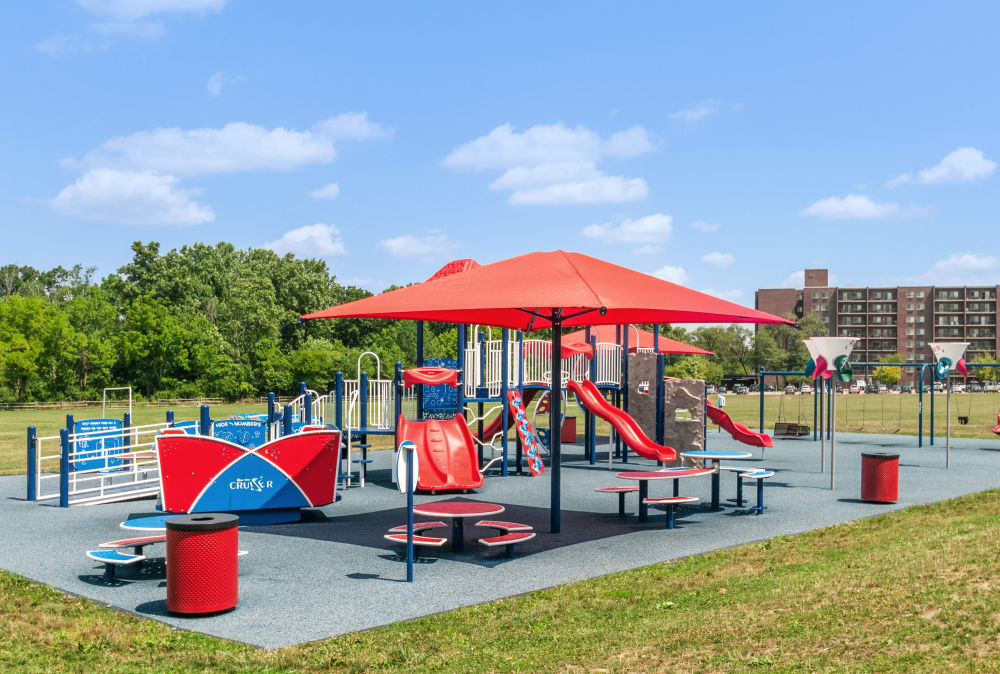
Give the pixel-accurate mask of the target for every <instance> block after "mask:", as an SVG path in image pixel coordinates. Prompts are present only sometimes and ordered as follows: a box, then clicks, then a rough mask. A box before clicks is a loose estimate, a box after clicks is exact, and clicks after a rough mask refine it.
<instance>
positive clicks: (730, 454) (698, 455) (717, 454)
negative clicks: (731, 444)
mask: <svg viewBox="0 0 1000 674" xmlns="http://www.w3.org/2000/svg"><path fill="white" fill-rule="evenodd" d="M681 456H683V457H686V458H689V459H704V460H705V465H706V466H707V465H708V463H709V462H711V463H712V471H713V472H712V510H720V509H721V506H720V505H719V473H720V471H719V464H720V463H721V462H722V461H723V460H724V459H726V460H729V459H749V458H750V457H752V456H753V454H751V453H750V452H740V451H734V450H729V449H727V450H716V451H712V450H704V449H703V450H698V451H694V452H681Z"/></svg>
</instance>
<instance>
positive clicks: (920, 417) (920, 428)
mask: <svg viewBox="0 0 1000 674" xmlns="http://www.w3.org/2000/svg"><path fill="white" fill-rule="evenodd" d="M926 369H927V365H924V366H923V367H922V368H920V376H918V377H917V395H918V396H919V397H918V399H917V447H923V446H924V370H926Z"/></svg>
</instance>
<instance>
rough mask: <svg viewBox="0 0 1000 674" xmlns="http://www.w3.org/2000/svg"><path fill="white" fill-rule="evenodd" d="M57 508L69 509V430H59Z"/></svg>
mask: <svg viewBox="0 0 1000 674" xmlns="http://www.w3.org/2000/svg"><path fill="white" fill-rule="evenodd" d="M59 507H60V508H68V507H69V430H68V429H66V428H61V429H59Z"/></svg>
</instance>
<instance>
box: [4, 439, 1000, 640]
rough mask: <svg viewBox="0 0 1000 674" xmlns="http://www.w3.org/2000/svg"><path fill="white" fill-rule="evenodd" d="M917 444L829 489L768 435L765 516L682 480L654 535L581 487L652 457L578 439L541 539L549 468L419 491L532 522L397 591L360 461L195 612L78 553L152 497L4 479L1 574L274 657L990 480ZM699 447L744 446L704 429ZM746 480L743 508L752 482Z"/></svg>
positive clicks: (431, 567)
mask: <svg viewBox="0 0 1000 674" xmlns="http://www.w3.org/2000/svg"><path fill="white" fill-rule="evenodd" d="M916 444H917V441H916V438H914V437H909V436H890V435H861V434H841V435H838V443H837V484H836V490H835V491H833V492H831V491H830V489H829V486H830V478H829V472H826V473H821V472H820V470H819V468H820V459H819V443H818V442H813V441H812V440H811V436H810V439H806V438H801V439H796V440H782V439H776V440H775V446H774V448H772V449H767V450H766V458H765V460H763V461H761V460H760V457H761V450H760V449H759V448H754V449H753V458H751V459H746V460H743V461H739V462H737V461H726V462H725V463H726V464H727V465H731V464H736V463H743V464H746V465H748V466H751V467H754V468H767V469H769V470H773V471H774V472H775V475H774V476H773V477H771V478H770V479H769V480H768V481H767V482H766V486H765V503H766V505H767V506H768V510H767V512H766V514H764V515H763V516H755V515H752V514H749V513H748V512H747V511H746V509H745V508H737V507H734V506H732V505H726V507H724V508H723V509H722V510H721V511H718V512H710V511H709V510H708V507H707V502H708V500H709V498H710V485H711V481H710V479H709V478H708V477H705V478H690V479H687V480H682V481H681V482H680V484H681V494H683V495H690V496H696V497H699V498H700V499H701V500H702V502H701V503H699V504H698V505H696V506H695V507H693V508H680V509H678V514H677V527H676V528H675V529H673V530H667V529H665V528H664V514H663V511H662V510H656V509H653V510H651V512H650V519H649V522H648V523H646V524H639V523H638V522H637V521H636V517H635V513H636V511H637V500H636V498H635V494H629V495H628V496H627V497H626V498H627V501H626V511H627V512H628V513H630V514H629V516H628V517H626V518H624V519H622V518H619V517H618V516H617V510H618V499H617V496H615V495H614V494H602V493H595V492H594V489H596V488H598V487H610V486H624V485H627V484H634V483H629V482H625V481H623V480H618V479H616V478H615V473H616V472H618V471H620V470H642V469H651V468H655V466H653V464H652V462H649V461H644V460H641V459H634V458H633V460H630V461H629V463H628V465H627V466H626V465H622V464H616V465H615V467H614V468H615V470H609V468H608V464H607V454H606V448H607V444H606V443H605V444H604V445H603V446H602V445H599V449H603V450H605V451H602V452H601V455H602V456H603V463H599V464H598V465H597V466H591V465H589V464H588V463H586V462H585V461H583V458H582V449H581V448H580V447H579V446H564V448H563V452H564V454H563V471H562V474H563V479H562V494H563V518H562V533H561V534H558V535H552V534H549V533H547V532H548V528H549V511H548V503H549V478H548V475H549V473H548V472H547V473H546V474H545V475H544V476H542V477H528V476H521V477H518V476H512V477H509V478H498V477H487V479H486V484H485V486H484V487H483V489H481V490H479V491H478V492H477V493H474V494H464V495H454V496H453V495H438V496H418V497H417V499H416V502H417V503H425V502H429V501H439V500H448V499H472V500H478V501H486V502H490V503H498V504H502V505H504V506H505V508H506V512H505V513H504V514H503V515H501V516H499V517H497V518H496V519H503V520H509V521H514V522H520V523H526V524H530V525H532V526H534V527H535V530H536V531H537V532H538V536H537V537H536V538H534V539H533V540H531V541H528V542H527V543H525V544H524V545H522V546H520V547H519V548H518V551H517V557H516V558H515V559H513V560H508V559H505V558H504V556H503V549H502V548H500V549H496V548H494V549H491V550H489V551H487V550H485V549H484V548H483V547H482V546H480V545H479V544H478V543H477V542H476V540H475V539H476V538H478V537H482V536H488V535H491V534H490V533H488V532H486V531H484V530H476V529H474V528H473V527H472V526H471V525H472V524H473V523H474V521H473V522H468V523H467V525H466V551H465V552H464V553H463V554H460V555H455V554H453V553H452V552H451V550H450V547H449V546H445V547H443V548H440V549H435V550H432V551H429V552H426V553H425V554H426V557H427V559H426V560H424V561H421V563H419V564H417V566H416V581H415V582H414V583H412V584H408V583H405V582H403V580H404V579H405V573H406V565H405V563H403V562H401V561H400V559H399V557H398V552H399V549H400V547H401V546H397V545H394V544H392V543H390V542H388V541H385V540H384V539H383V538H382V536H383V534H384V533H385V532H386V530H387V529H389V528H390V527H392V526H395V525H398V524H402V523H404V522H405V510H404V506H405V496H404V495H402V494H399V493H398V492H397V491H396V490H395V487H394V486H393V485H392V484H391V482H390V479H391V478H390V461H391V458H392V455H391V453H390V452H373V453H372V454H371V455H370V456H371V457H372V458H374V460H375V463H373V464H372V467H371V470H370V471H369V473H368V483H367V486H366V487H365V488H364V489H360V488H358V487H354V488H351V489H349V490H347V491H345V492H342V493H343V499H342V500H341V501H340V502H339V503H336V504H334V505H331V506H328V507H325V508H319V509H314V510H312V511H309V512H308V513H307V517H306V519H305V521H303V522H300V523H296V524H286V525H277V526H271V527H243V528H241V529H240V533H239V538H240V542H239V545H240V548H241V549H245V550H247V551H248V554H247V555H246V556H244V557H242V558H240V576H239V582H240V588H239V593H240V603H239V606H238V607H237V608H236V609H235V610H234V611H231V612H228V613H223V614H219V615H213V616H208V617H199V618H185V617H180V616H173V615H170V614H168V613H167V611H166V582H165V568H164V560H163V555H164V552H165V548H164V546H162V545H154V546H152V547H149V548H146V555H147V557H148V558H149V561H147V562H146V563H144V564H143V565H142V566H141V567H127V568H123V569H121V570H120V580H119V582H118V583H116V584H115V585H108V584H107V583H105V582H104V581H103V570H102V567H101V565H100V564H97V563H95V562H94V561H92V560H89V559H87V558H86V557H85V556H84V553H85V551H87V550H92V549H95V548H96V547H97V545H98V544H100V543H103V542H105V541H110V540H114V539H116V538H123V537H126V536H127V535H129V532H126V531H124V530H122V529H121V528H119V523H120V522H122V521H124V520H127V519H130V518H133V517H141V516H148V515H155V514H157V513H156V511H155V509H154V501H153V500H141V501H132V502H127V503H117V504H107V505H99V506H81V507H73V508H68V509H60V508H57V507H53V506H43V505H38V504H36V503H29V502H26V501H24V488H25V478H24V477H23V476H8V477H2V478H0V518H2V521H3V522H4V525H5V526H4V535H3V536H2V537H0V567H2V568H3V569H5V570H7V571H11V572H14V573H17V574H20V575H22V576H25V577H27V578H30V579H31V580H35V581H38V582H41V583H46V584H48V585H51V586H53V587H55V588H58V589H60V590H63V591H66V592H69V593H72V594H76V595H80V596H84V597H90V598H92V599H94V600H96V601H98V602H101V603H103V604H107V605H110V606H113V607H116V608H118V609H122V610H125V611H129V612H132V613H135V614H137V615H140V616H144V617H148V618H152V619H154V620H160V621H162V622H165V623H167V624H170V625H173V626H175V627H178V628H181V629H186V630H195V631H198V632H204V633H206V634H211V635H214V636H218V637H223V638H226V639H233V640H236V641H241V642H246V643H249V644H254V645H257V646H263V647H267V648H276V647H281V646H287V645H291V644H296V643H300V642H305V641H313V640H317V639H324V638H327V637H331V636H335V635H338V634H344V633H346V632H352V631H356V630H363V629H369V628H372V627H376V626H379V625H385V624H388V623H392V622H396V621H400V620H407V619H412V618H416V617H419V616H423V615H428V614H432V613H438V612H441V611H448V610H452V609H456V608H459V607H461V606H467V605H471V604H477V603H482V602H489V601H494V600H497V599H502V598H504V597H509V596H513V595H518V594H522V593H525V592H530V591H532V590H538V589H542V588H547V587H552V586H556V585H561V584H564V583H569V582H573V581H578V580H584V579H587V578H593V577H595V576H600V575H604V574H608V573H612V572H616V571H623V570H626V569H631V568H636V567H641V566H646V565H649V564H653V563H656V562H660V561H665V560H671V559H677V558H680V557H685V556H689V555H695V554H700V553H704V552H708V551H711V550H715V549H719V548H725V547H731V546H734V545H739V544H742V543H749V542H753V541H759V540H764V539H768V538H772V537H774V536H777V535H787V534H795V533H799V532H803V531H808V530H812V529H816V528H820V527H825V526H829V525H833V524H838V523H841V522H846V521H850V520H856V519H860V518H864V517H871V516H874V515H878V514H881V513H885V512H888V511H891V510H895V509H899V508H904V507H907V506H911V505H915V504H921V503H930V502H933V501H939V500H943V499H947V498H952V497H955V496H960V495H963V494H968V493H972V492H977V491H982V490H985V489H991V488H997V487H1000V441H992V440H966V439H962V440H953V441H952V451H951V468H950V470H945V468H944V465H945V456H944V443H943V441H942V440H940V439H939V440H938V444H937V445H935V446H934V447H929V446H926V445H925V446H924V447H923V448H920V449H918V448H917V447H916ZM709 448H710V449H714V450H720V449H728V450H744V449H746V446H745V445H739V444H737V443H736V442H735V441H733V440H731V439H730V438H728V436H726V435H725V434H717V433H715V432H714V431H712V430H710V431H709ZM828 450H829V447H828ZM872 451H876V452H893V453H896V452H898V453H899V454H900V501H899V502H898V503H895V504H874V503H865V502H863V501H861V500H860V484H861V453H862V452H872ZM826 467H827V469H829V461H827V464H826ZM671 484H672V483H671V482H670V481H661V482H657V483H651V484H650V496H667V495H669V492H670V490H671ZM735 484H736V477H735V475H734V474H733V473H723V475H722V497H723V499H726V498H731V497H733V496H734V495H735V494H734V492H735ZM745 487H746V488H745V491H744V496H745V497H746V498H749V499H750V500H751V504H752V502H753V501H754V499H755V497H756V494H755V489H754V488H753V483H752V482H748V483H747V484H746V485H745ZM418 519H419V518H418ZM449 534H450V532H449ZM486 627H487V626H484V628H486Z"/></svg>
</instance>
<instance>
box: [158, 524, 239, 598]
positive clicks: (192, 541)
mask: <svg viewBox="0 0 1000 674" xmlns="http://www.w3.org/2000/svg"><path fill="white" fill-rule="evenodd" d="M239 523H240V518H239V517H237V516H236V515H230V514H228V513H199V514H196V515H178V516H177V517H171V518H170V519H168V520H167V522H166V524H167V610H168V611H171V612H172V613H216V612H218V611H225V610H228V609H231V608H233V607H234V606H236V603H237V601H238V594H239V592H238V576H239V560H238V557H239V537H238V531H239V530H238V529H237V527H238V526H239Z"/></svg>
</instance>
